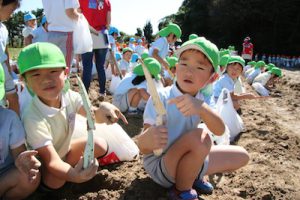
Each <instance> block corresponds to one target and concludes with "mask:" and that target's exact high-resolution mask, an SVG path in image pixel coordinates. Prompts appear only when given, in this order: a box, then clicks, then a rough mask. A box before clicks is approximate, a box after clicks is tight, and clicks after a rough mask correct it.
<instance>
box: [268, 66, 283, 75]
mask: <svg viewBox="0 0 300 200" xmlns="http://www.w3.org/2000/svg"><path fill="white" fill-rule="evenodd" d="M271 73H272V74H275V75H277V76H279V77H282V71H281V69H279V68H278V67H273V68H272V69H271Z"/></svg>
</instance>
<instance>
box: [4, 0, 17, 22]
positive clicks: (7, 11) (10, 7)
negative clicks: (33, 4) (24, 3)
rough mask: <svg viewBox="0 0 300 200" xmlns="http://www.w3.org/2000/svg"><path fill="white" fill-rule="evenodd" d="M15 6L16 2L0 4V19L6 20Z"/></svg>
mask: <svg viewBox="0 0 300 200" xmlns="http://www.w3.org/2000/svg"><path fill="white" fill-rule="evenodd" d="M17 8H18V4H17V3H10V4H8V5H6V6H0V21H6V20H8V19H9V18H10V16H11V15H12V13H13V12H14V11H15V10H16V9H17Z"/></svg>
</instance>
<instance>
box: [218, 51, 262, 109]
mask: <svg viewBox="0 0 300 200" xmlns="http://www.w3.org/2000/svg"><path fill="white" fill-rule="evenodd" d="M244 66H245V60H244V59H243V58H242V57H240V56H231V57H229V59H228V64H227V68H226V71H225V73H224V74H223V75H222V76H221V77H220V78H219V80H218V81H216V82H215V83H214V98H215V102H217V101H218V98H219V96H220V94H221V92H222V90H223V88H226V89H228V90H229V92H230V93H231V98H232V102H233V106H234V108H235V109H236V110H237V111H238V113H239V114H240V113H241V109H240V105H239V100H243V99H256V98H259V96H256V95H254V94H252V93H240V94H237V93H236V92H235V91H236V89H235V86H236V85H235V83H236V82H237V81H238V78H239V77H240V75H241V74H242V72H243V67H244Z"/></svg>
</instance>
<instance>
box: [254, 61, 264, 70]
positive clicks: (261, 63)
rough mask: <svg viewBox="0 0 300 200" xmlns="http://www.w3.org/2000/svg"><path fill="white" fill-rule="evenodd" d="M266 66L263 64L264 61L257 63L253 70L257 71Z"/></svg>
mask: <svg viewBox="0 0 300 200" xmlns="http://www.w3.org/2000/svg"><path fill="white" fill-rule="evenodd" d="M265 65H266V63H265V62H264V61H262V60H261V61H258V62H257V63H256V65H255V69H258V68H261V67H263V66H265Z"/></svg>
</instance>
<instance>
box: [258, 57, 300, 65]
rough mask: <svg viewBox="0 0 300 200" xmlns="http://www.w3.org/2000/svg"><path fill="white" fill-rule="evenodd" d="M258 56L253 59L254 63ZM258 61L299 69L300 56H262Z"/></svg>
mask: <svg viewBox="0 0 300 200" xmlns="http://www.w3.org/2000/svg"><path fill="white" fill-rule="evenodd" d="M259 57H260V56H259V54H256V55H255V57H254V60H255V61H258V60H259ZM260 59H261V60H262V61H264V62H267V63H274V64H275V65H277V66H282V67H286V68H296V67H300V56H286V55H266V54H262V55H261V57H260Z"/></svg>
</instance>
